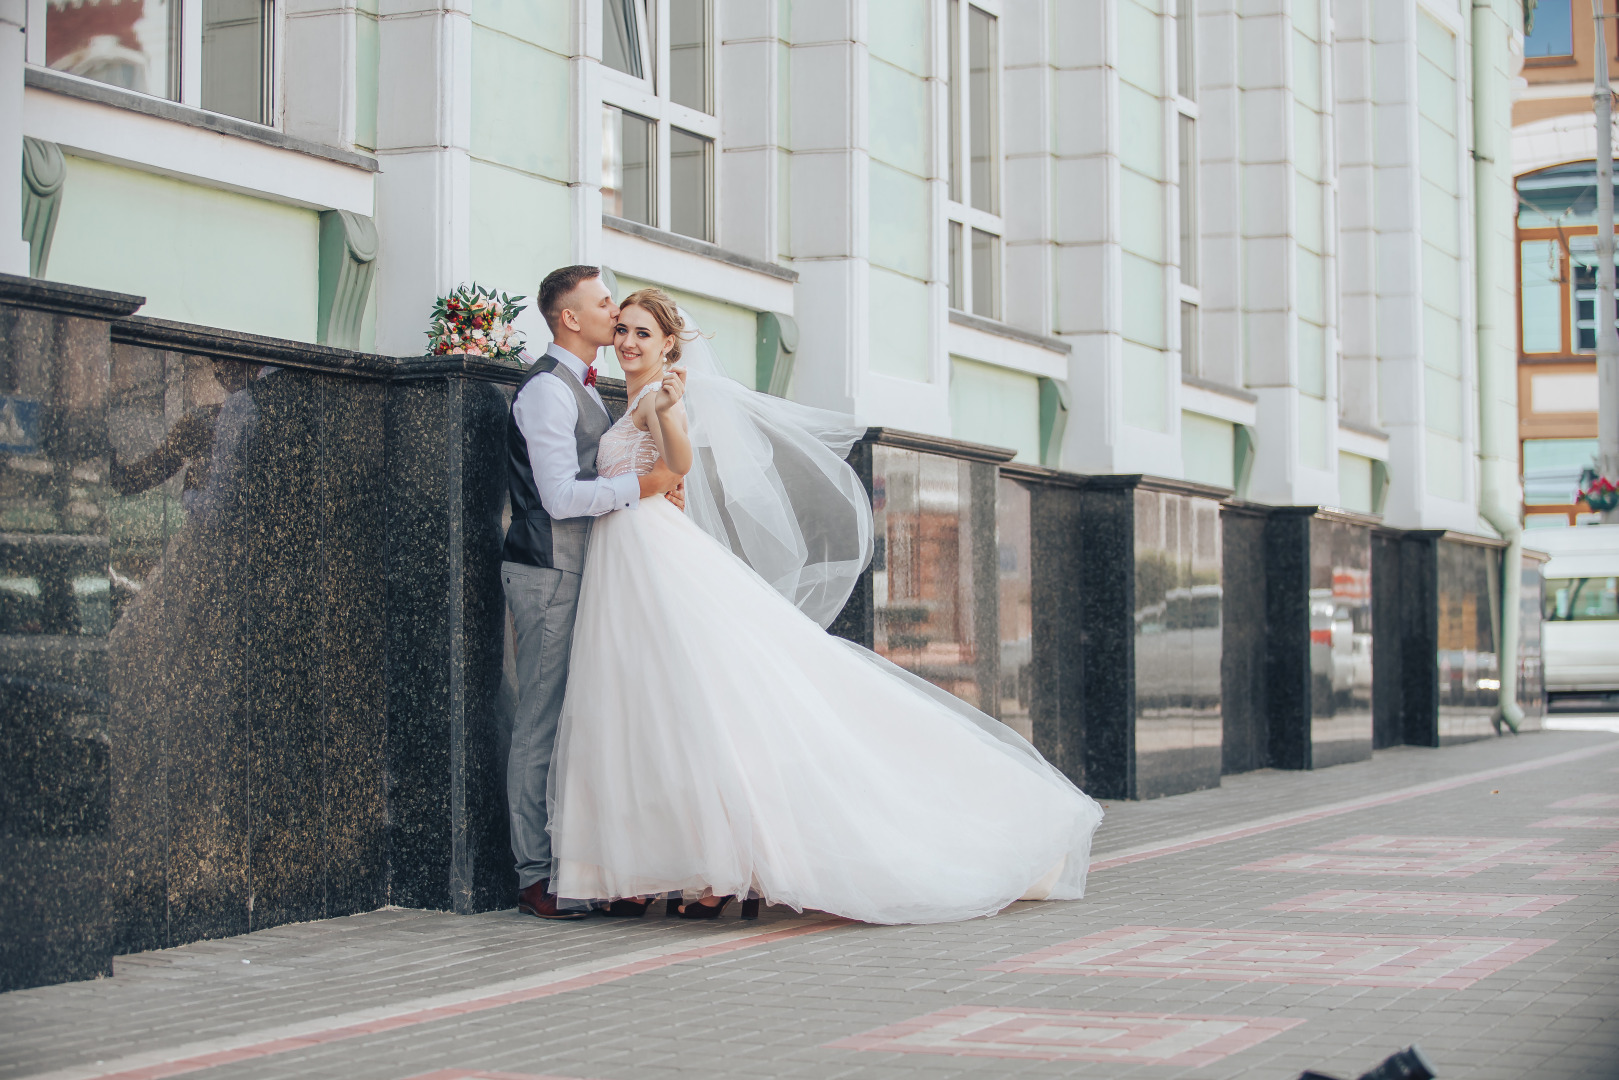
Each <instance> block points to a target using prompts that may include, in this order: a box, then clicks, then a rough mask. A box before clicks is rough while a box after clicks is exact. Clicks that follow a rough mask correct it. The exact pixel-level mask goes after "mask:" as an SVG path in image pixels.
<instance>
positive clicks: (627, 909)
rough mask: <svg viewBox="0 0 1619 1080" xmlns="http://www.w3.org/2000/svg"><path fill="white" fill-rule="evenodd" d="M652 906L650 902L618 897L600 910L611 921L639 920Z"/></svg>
mask: <svg viewBox="0 0 1619 1080" xmlns="http://www.w3.org/2000/svg"><path fill="white" fill-rule="evenodd" d="M651 906H652V901H651V900H631V899H629V898H627V897H620V898H619V899H617V900H614V901H613V902H612V903H610V904H608V905H607V906H606V907H604V908H602V909H601V913H602V914H603V915H606V916H607V917H608V918H612V919H639V918H640V917H641V916H642V915H645V914H646V909H647V908H649V907H651Z"/></svg>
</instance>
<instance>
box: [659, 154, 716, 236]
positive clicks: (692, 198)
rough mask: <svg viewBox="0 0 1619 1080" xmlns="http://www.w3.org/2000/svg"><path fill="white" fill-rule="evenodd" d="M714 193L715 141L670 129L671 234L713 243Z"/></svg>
mask: <svg viewBox="0 0 1619 1080" xmlns="http://www.w3.org/2000/svg"><path fill="white" fill-rule="evenodd" d="M713 189H714V142H713V140H712V139H705V138H703V137H702V136H701V135H693V134H692V133H691V132H689V131H681V130H680V129H679V128H670V129H669V228H670V230H671V231H672V232H677V233H680V234H682V235H684V236H692V237H696V238H697V239H698V240H713V239H714V224H713V218H714V215H713V207H714V199H713Z"/></svg>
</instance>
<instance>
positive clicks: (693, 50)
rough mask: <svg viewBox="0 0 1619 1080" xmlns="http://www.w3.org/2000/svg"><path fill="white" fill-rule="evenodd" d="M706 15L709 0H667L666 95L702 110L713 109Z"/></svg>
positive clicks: (707, 18) (677, 101) (709, 110)
mask: <svg viewBox="0 0 1619 1080" xmlns="http://www.w3.org/2000/svg"><path fill="white" fill-rule="evenodd" d="M709 18H710V16H709V3H708V0H669V98H670V100H672V101H673V102H674V103H675V104H676V105H684V106H686V107H687V108H690V109H696V110H697V111H698V112H705V113H712V112H713V111H714V86H713V79H712V77H711V72H712V67H711V64H710V60H709V49H708V40H709V34H708V25H709Z"/></svg>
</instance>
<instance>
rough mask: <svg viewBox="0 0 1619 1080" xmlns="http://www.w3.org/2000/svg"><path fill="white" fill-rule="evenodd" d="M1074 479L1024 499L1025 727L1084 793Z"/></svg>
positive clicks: (1036, 489) (1044, 486)
mask: <svg viewBox="0 0 1619 1080" xmlns="http://www.w3.org/2000/svg"><path fill="white" fill-rule="evenodd" d="M1076 479H1077V478H1075V477H1053V476H1050V475H1049V474H1048V475H1047V476H1044V477H1042V478H1041V479H1040V480H1038V481H1037V482H1031V483H1026V484H1025V483H1023V482H1021V481H1013V482H1015V483H1018V484H1019V486H1026V487H1027V489H1028V492H1029V534H1030V541H1029V556H1030V557H1029V589H1030V596H1031V616H1032V640H1031V642H1030V650H1029V655H1030V664H1029V667H1030V677H1029V683H1030V686H1029V692H1030V704H1029V714H1030V715H1029V721H1030V723H1029V726H1030V728H1031V730H1032V732H1033V735H1032V738H1031V740H1030V741H1032V742H1033V743H1034V745H1035V748H1036V749H1038V750H1039V751H1040V752H1041V753H1042V754H1044V755H1045V757H1046V759H1047V760H1048V761H1050V762H1051V763H1052V764H1053V765H1056V766H1057V768H1059V769H1061V770H1062V771H1063V773H1064V774H1065V775H1067V776H1068V778H1069V779H1070V780H1072V781H1074V783H1076V784H1078V785H1080V786H1081V787H1084V786H1085V700H1084V666H1083V658H1084V647H1083V644H1082V641H1083V635H1084V626H1083V623H1082V620H1081V612H1080V596H1081V588H1080V575H1081V572H1082V560H1081V558H1080V550H1081V544H1082V540H1081V529H1080V516H1081V506H1080V492H1079V489H1078V487H1077V486H1075V484H1074V481H1075V480H1076Z"/></svg>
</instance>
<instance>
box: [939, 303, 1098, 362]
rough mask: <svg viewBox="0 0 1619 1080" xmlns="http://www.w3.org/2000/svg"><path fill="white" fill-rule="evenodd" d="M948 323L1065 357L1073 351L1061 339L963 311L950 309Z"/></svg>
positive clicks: (1072, 348)
mask: <svg viewBox="0 0 1619 1080" xmlns="http://www.w3.org/2000/svg"><path fill="white" fill-rule="evenodd" d="M950 321H951V322H953V323H955V324H956V325H957V326H965V327H966V328H967V329H969V330H978V331H981V332H983V333H985V334H994V335H995V336H996V337H1002V338H1008V339H1010V340H1012V341H1021V342H1022V343H1023V344H1025V345H1033V346H1035V347H1037V348H1041V349H1046V350H1048V351H1050V352H1054V353H1060V354H1062V355H1063V356H1067V355H1068V354H1069V353H1071V352H1073V351H1074V347H1073V346H1072V345H1070V344H1069V343H1068V342H1066V341H1064V340H1062V339H1061V338H1054V337H1046V336H1045V335H1044V334H1036V333H1034V332H1032V331H1029V330H1020V329H1019V328H1017V327H1016V326H1012V325H1011V324H1010V323H1003V322H1001V321H999V320H998V319H986V318H984V317H983V316H982V315H970V314H968V313H967V312H965V311H957V310H956V309H955V308H951V309H950Z"/></svg>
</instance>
